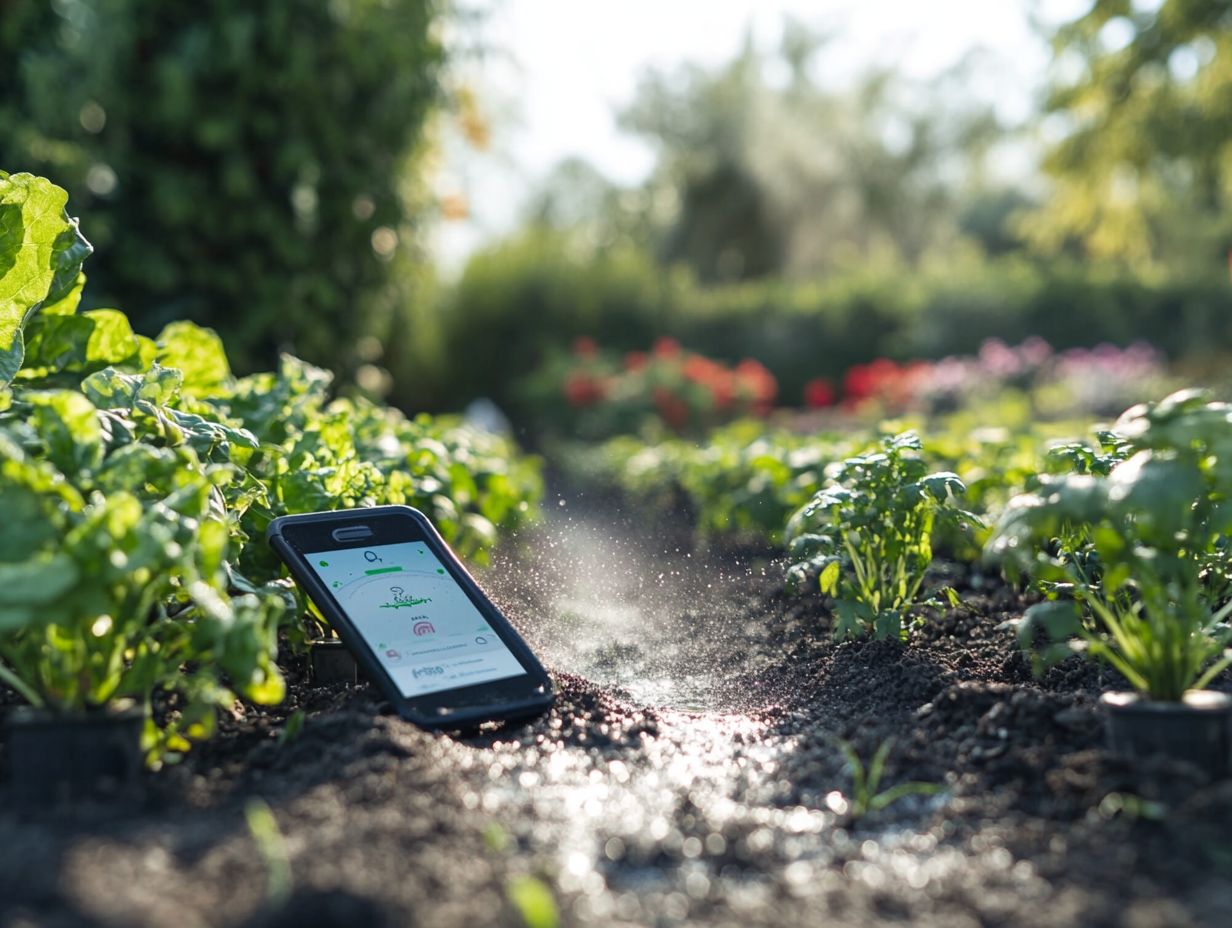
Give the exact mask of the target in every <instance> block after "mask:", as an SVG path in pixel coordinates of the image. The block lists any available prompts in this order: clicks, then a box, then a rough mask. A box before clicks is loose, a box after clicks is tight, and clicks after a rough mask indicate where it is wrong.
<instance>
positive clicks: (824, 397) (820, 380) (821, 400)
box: [804, 377, 834, 409]
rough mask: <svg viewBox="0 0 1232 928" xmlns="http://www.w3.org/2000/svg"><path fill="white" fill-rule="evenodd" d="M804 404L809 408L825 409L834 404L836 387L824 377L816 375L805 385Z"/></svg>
mask: <svg viewBox="0 0 1232 928" xmlns="http://www.w3.org/2000/svg"><path fill="white" fill-rule="evenodd" d="M804 405H805V406H807V407H808V408H809V409H825V408H826V407H827V406H833V405H834V387H833V386H832V385H831V384H830V381H828V380H826V379H825V378H824V377H814V378H813V379H812V380H810V381H809V382H808V383H806V384H805V385H804Z"/></svg>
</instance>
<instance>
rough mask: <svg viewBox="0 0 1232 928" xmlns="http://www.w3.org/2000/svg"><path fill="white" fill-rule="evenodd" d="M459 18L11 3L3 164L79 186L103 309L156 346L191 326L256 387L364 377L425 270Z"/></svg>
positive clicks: (398, 6) (414, 9) (414, 4)
mask: <svg viewBox="0 0 1232 928" xmlns="http://www.w3.org/2000/svg"><path fill="white" fill-rule="evenodd" d="M438 15H439V14H438V5H437V4H436V3H435V2H434V0H389V2H380V3H378V2H374V0H344V2H334V3H321V2H317V0H269V2H262V3H255V4H253V3H240V2H235V0H220V2H217V3H206V4H175V3H166V2H162V0H64V2H62V3H16V4H11V3H10V4H5V6H4V13H3V16H2V17H0V20H2V21H0V164H5V165H12V166H17V167H20V168H21V169H23V170H29V171H33V172H37V173H44V174H48V175H49V176H53V177H56V178H59V179H60V180H61V182H62V183H63V184H64V186H65V187H67V188H68V190H69V192H70V194H71V195H72V198H73V203H74V204H75V206H76V207H77V208H78V209H82V210H83V211H85V212H87V213H88V214H89V215H90V227H91V236H92V238H93V239H94V242H95V244H96V245H98V246H99V248H100V251H101V257H100V259H99V260H97V261H95V263H94V265H93V266H92V272H91V273H92V276H93V278H94V281H93V284H92V287H91V290H92V293H93V294H94V295H93V296H92V297H90V299H91V300H102V301H103V304H102V305H121V306H124V307H126V308H127V309H128V311H129V313H130V314H131V316H132V318H133V319H134V321H135V323H136V325H137V328H138V329H139V330H141V331H143V332H151V333H152V332H155V331H157V330H159V329H160V328H162V326H163V325H164V324H166V323H167V322H169V321H171V320H173V319H178V318H184V317H187V318H191V319H193V320H195V321H197V322H199V323H203V324H206V325H211V326H214V327H216V328H217V329H218V330H219V331H221V332H223V333H224V335H225V337H226V340H227V345H228V348H229V350H230V351H231V353H232V355H233V356H234V357H235V358H236V359H237V360H238V361H239V363H240V364H241V366H242V367H245V368H251V367H253V366H255V365H257V364H261V365H268V364H269V363H272V362H273V361H274V360H275V358H276V355H277V352H278V351H279V350H281V349H284V348H285V349H294V350H295V351H296V352H298V353H301V354H303V355H304V356H306V357H308V358H310V359H314V360H316V361H318V362H321V363H329V364H330V365H331V366H333V367H335V368H336V369H345V368H347V367H348V365H349V364H350V363H351V361H352V358H351V355H350V352H351V350H352V348H353V347H354V345H355V342H356V340H357V339H358V338H359V337H360V336H361V335H363V334H366V333H375V334H378V335H380V334H382V325H384V324H386V323H388V313H389V312H390V309H389V300H390V299H391V295H390V294H389V293H388V291H389V288H390V287H391V285H392V284H393V282H394V281H395V280H398V279H401V277H402V276H404V275H403V274H402V271H401V270H400V266H401V265H402V264H404V263H406V261H407V260H408V256H409V254H410V242H411V240H412V238H413V236H412V234H411V233H412V232H413V222H414V220H415V218H416V216H417V215H418V214H419V212H420V208H419V207H417V206H416V204H415V203H414V202H412V201H413V198H414V197H415V196H417V195H416V194H414V193H413V192H412V193H409V194H408V190H407V188H408V186H409V184H408V181H407V177H408V168H409V167H410V166H412V165H413V162H414V159H415V155H416V152H417V150H418V149H419V148H420V147H421V136H422V133H423V127H424V123H425V119H426V117H427V115H428V113H429V111H430V109H431V107H432V106H433V104H434V102H435V101H436V99H437V97H438V86H437V74H438V71H439V68H440V65H441V60H442V51H441V46H440V43H439V40H438V38H437V30H436V29H435V28H434V25H435V21H436V20H437V18H438ZM395 246H396V247H395ZM391 248H393V249H394V250H393V251H392V252H391V251H390V249H391ZM94 305H97V304H94Z"/></svg>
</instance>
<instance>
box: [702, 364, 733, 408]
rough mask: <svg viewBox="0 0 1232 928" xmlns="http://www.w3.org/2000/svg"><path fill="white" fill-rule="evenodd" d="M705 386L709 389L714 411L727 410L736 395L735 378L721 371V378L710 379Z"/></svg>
mask: <svg viewBox="0 0 1232 928" xmlns="http://www.w3.org/2000/svg"><path fill="white" fill-rule="evenodd" d="M720 370H722V369H720ZM706 386H708V387H709V388H710V396H711V399H713V400H714V406H715V408H716V409H727V408H728V407H729V406H731V404H732V400H733V399H734V398H735V394H736V386H735V378H734V377H732V376H731V374H729V373H728V372H727V371H722V376H721V377H714V378H712V379H711V380H710V381H708V382H707V384H706Z"/></svg>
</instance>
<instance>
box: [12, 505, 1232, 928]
mask: <svg viewBox="0 0 1232 928" xmlns="http://www.w3.org/2000/svg"><path fill="white" fill-rule="evenodd" d="M568 502H569V505H565V506H563V507H556V508H555V509H553V511H552V513H551V518H550V519H549V520H548V522H547V524H546V525H544V526H543V527H541V528H539V529H537V530H536V531H535V532H534V533H533V534H532V535H530V536H528V537H526V538H524V539H520V540H519V541H520V542H521V543H520V544H519V545H516V546H514V547H513V548H511V549H510V550H509V552H507V553H506V554H505V555H503V556H502V557H501V558H499V559H498V561H497V563H496V564H494V565H493V567H492V568H491V569H490V570H487V571H485V572H483V573H482V574H481V576H480V582H481V583H482V584H484V586H485V587H487V588H488V589H489V590H490V591H491V592H492V593H493V595H494V597H495V598H496V599H497V600H498V602H500V603H501V604H502V605H503V606H504V607H505V608H506V609H507V611H508V612H509V614H510V615H511V616H512V617H513V618H514V619H515V621H516V622H517V624H519V625H520V626H521V627H522V628H523V629H524V630H525V631H526V634H527V637H528V638H529V639H530V640H531V642H532V645H533V646H534V647H535V649H536V651H537V652H538V653H540V654H541V655H542V656H543V658H544V659H545V663H547V664H548V666H549V667H550V668H552V669H553V671H554V674H555V676H556V679H557V682H558V685H559V699H558V702H557V705H556V707H555V708H554V709H553V710H552V711H551V712H550V713H549V714H547V715H546V716H544V717H543V718H540V719H536V720H533V721H531V722H528V723H522V724H517V725H511V726H505V727H499V728H491V729H488V730H485V731H482V732H480V733H479V734H477V735H473V736H469V737H465V738H459V737H448V736H434V735H429V734H426V733H424V732H421V731H419V730H418V729H415V728H414V727H413V726H410V725H408V724H406V723H404V722H402V721H401V720H399V719H397V718H394V717H391V716H389V715H386V714H382V712H381V706H380V705H379V703H378V701H377V700H376V698H375V697H374V694H373V692H372V691H371V689H370V688H368V687H366V686H358V687H345V686H343V687H327V688H321V687H311V686H308V685H307V684H305V683H303V682H299V681H293V685H292V695H291V699H290V700H289V701H288V704H287V705H286V706H283V707H279V708H278V709H276V710H272V711H254V710H251V709H250V710H248V712H247V713H246V714H243V715H240V716H237V717H236V718H235V719H230V720H228V721H227V723H226V724H225V725H224V730H223V731H222V732H221V733H220V735H219V736H218V737H217V738H215V739H214V740H213V741H211V742H209V743H207V744H205V745H202V746H201V747H200V748H199V749H197V750H195V751H194V752H193V753H192V754H191V755H190V757H189V759H188V760H187V761H185V763H184V764H182V765H181V766H180V767H178V768H176V769H172V770H167V771H164V772H163V773H161V774H158V775H154V776H151V777H150V778H149V780H148V784H147V785H148V790H147V792H146V793H145V794H144V795H143V796H142V797H140V798H135V799H134V798H129V799H120V798H117V799H115V800H114V801H111V802H99V803H94V804H90V805H78V806H75V807H71V808H60V809H54V810H32V809H20V808H15V807H14V805H13V803H12V802H11V800H10V799H9V797H8V796H7V795H6V794H5V792H4V788H3V787H2V786H0V925H14V926H16V925H48V926H52V925H56V926H58V925H117V926H118V925H176V926H185V928H188V926H195V925H202V926H204V925H210V926H213V925H243V924H253V925H258V924H260V925H361V924H362V925H423V926H436V925H441V926H473V925H486V924H499V925H520V924H522V923H523V920H522V915H521V914H520V913H519V911H518V909H517V908H516V907H515V906H514V905H513V904H512V903H511V901H510V898H511V896H516V895H518V893H517V890H518V888H519V887H521V888H522V889H523V890H525V888H526V887H527V886H528V885H530V886H532V887H534V886H536V885H542V886H544V887H547V888H548V890H549V891H550V893H551V895H552V897H553V898H554V900H555V905H556V907H557V908H558V909H559V912H560V919H561V922H562V923H563V924H567V925H671V924H701V925H716V926H717V925H723V926H726V925H732V926H736V925H766V926H770V925H774V926H781V925H795V924H800V925H804V924H808V925H812V924H820V923H825V924H828V925H835V926H856V925H868V924H874V923H901V924H911V925H923V926H937V928H941V926H945V928H961V926H981V925H989V926H991V925H1012V926H1041V928H1042V926H1050V928H1051V926H1058V925H1081V926H1102V925H1109V926H1111V925H1124V926H1133V928H1153V926H1160V928H1162V926H1184V925H1203V926H1205V925H1211V926H1215V925H1228V924H1232V878H1230V874H1232V830H1230V829H1229V825H1232V788H1230V787H1229V785H1227V784H1214V785H1210V784H1205V783H1203V782H1202V781H1201V780H1200V779H1199V778H1197V777H1196V776H1195V774H1194V773H1193V772H1192V771H1190V770H1187V769H1185V768H1182V767H1170V766H1168V765H1167V764H1155V765H1147V766H1146V767H1145V768H1138V769H1130V768H1129V767H1128V766H1127V765H1125V764H1124V763H1122V762H1120V761H1119V760H1118V759H1117V758H1115V757H1111V756H1110V755H1108V754H1106V753H1105V752H1104V751H1102V750H1101V749H1100V747H1099V725H1098V719H1097V717H1096V716H1095V713H1094V708H1093V707H1094V698H1095V695H1096V694H1097V693H1098V692H1099V690H1100V689H1101V688H1106V687H1107V686H1109V685H1110V684H1111V683H1112V682H1113V681H1110V680H1106V679H1103V678H1101V676H1100V674H1098V673H1097V672H1095V671H1093V670H1091V669H1090V668H1087V667H1086V666H1084V665H1076V666H1073V667H1068V668H1066V669H1065V670H1064V671H1058V672H1054V673H1053V674H1051V675H1050V676H1049V677H1048V678H1046V679H1045V680H1043V681H1039V682H1037V681H1034V680H1033V679H1032V678H1031V677H1030V674H1029V673H1028V671H1027V668H1026V666H1025V665H1024V664H1023V662H1022V661H1021V659H1020V658H1019V657H1017V655H1016V653H1015V651H1014V648H1013V641H1012V632H1011V631H1010V630H1008V629H1007V628H1005V627H1004V625H1003V623H1004V621H1005V619H1006V618H1009V617H1012V616H1013V615H1014V614H1016V612H1017V611H1018V610H1019V608H1020V607H1019V604H1018V603H1017V600H1016V598H1015V597H1014V595H1013V594H1012V593H1011V592H1010V591H1007V590H1004V589H1001V588H998V587H995V586H991V587H989V588H987V589H985V588H984V587H983V585H981V584H979V583H971V584H968V588H966V589H964V599H965V602H964V606H963V607H961V608H960V609H957V610H954V611H952V612H950V613H948V614H946V615H944V616H933V617H932V620H931V621H930V624H929V625H928V626H927V628H926V629H924V630H922V631H920V632H917V633H916V635H915V637H914V639H913V641H912V643H911V646H910V647H908V648H903V647H900V646H898V645H891V644H877V643H867V642H866V643H856V644H844V645H835V644H834V643H833V642H832V641H831V640H830V638H829V636H828V633H827V632H826V629H825V622H826V618H825V614H824V611H823V610H821V609H819V608H818V605H817V603H816V602H815V601H814V600H813V599H812V598H811V597H804V598H800V599H794V598H789V597H786V596H784V595H783V593H782V592H781V586H782V571H781V565H778V564H775V563H774V562H773V558H772V553H771V552H765V551H756V550H722V551H710V552H704V551H694V550H692V549H691V543H690V542H689V541H688V539H687V533H686V532H685V531H684V530H683V529H682V528H681V527H680V526H671V525H668V526H663V525H653V526H652V525H644V524H640V523H639V522H638V521H637V519H636V518H633V517H624V516H621V515H620V514H618V513H613V512H612V511H611V510H605V509H602V508H600V509H597V510H593V509H592V510H590V511H585V510H581V509H579V507H578V505H577V501H576V500H573V501H568ZM297 709H301V710H303V711H304V712H305V714H306V718H307V721H306V724H305V725H304V728H303V730H302V732H301V733H300V734H299V736H298V737H296V738H294V739H289V740H285V741H284V740H282V739H280V738H279V733H280V731H281V729H282V727H283V725H284V723H285V720H286V718H287V717H288V716H289V714H290V713H291V712H292V711H295V710H297ZM890 737H893V738H894V739H895V742H894V744H895V746H894V749H893V752H892V754H891V758H890V762H889V764H888V766H887V771H886V782H887V783H893V782H900V781H902V780H904V779H917V780H926V781H929V782H932V783H937V784H941V785H943V786H944V791H943V792H942V793H941V794H939V795H936V796H932V797H927V798H925V797H910V798H907V799H904V800H902V801H901V802H899V803H896V804H894V805H893V806H891V807H890V808H889V809H887V810H885V811H883V812H880V813H877V814H873V815H870V816H868V817H866V818H864V819H862V820H855V819H853V817H852V816H851V814H850V802H851V798H852V789H851V776H850V772H849V771H848V770H847V769H846V766H845V762H844V759H843V757H842V754H841V753H840V751H839V749H838V748H837V746H836V744H835V739H836V738H844V739H848V740H849V741H850V742H851V743H852V744H853V745H854V747H855V749H856V750H857V752H858V753H859V754H860V755H861V756H863V757H865V758H867V757H869V756H871V754H872V753H873V751H874V750H875V749H876V747H877V746H878V745H880V744H881V743H883V742H884V741H885V739H887V738H890ZM2 762H3V753H2V745H0V763H2ZM1109 794H1115V795H1116V796H1120V797H1122V798H1120V799H1112V800H1109V799H1107V797H1108V795H1109ZM1118 803H1119V805H1118ZM264 810H269V812H271V813H272V816H273V820H274V821H275V822H276V823H277V830H276V831H275V832H272V833H269V834H266V835H265V837H264V839H263V840H259V838H260V836H261V834H262V832H261V828H260V826H259V822H260V821H261V819H262V813H263V812H264ZM1118 810H1120V811H1118ZM254 816H255V817H254ZM254 821H255V822H257V823H258V827H257V834H255V835H254V831H253V827H252V823H253V822H254ZM528 878H534V879H535V880H538V881H539V882H538V883H537V884H528V883H527V879H528Z"/></svg>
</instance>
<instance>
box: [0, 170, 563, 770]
mask: <svg viewBox="0 0 1232 928" xmlns="http://www.w3.org/2000/svg"><path fill="white" fill-rule="evenodd" d="M0 200H3V201H4V202H3V203H0V334H3V335H6V336H7V339H8V341H7V345H5V346H0V373H3V375H4V378H3V381H2V382H0V511H3V512H4V513H5V515H6V518H9V519H11V523H10V526H9V528H8V530H7V531H6V532H5V533H3V535H0V682H2V683H4V684H6V685H8V686H9V687H11V688H12V689H14V690H15V691H17V692H18V693H19V694H20V695H21V696H22V697H24V698H25V699H26V700H27V701H28V702H30V703H31V704H33V705H36V706H42V707H46V708H48V709H51V710H56V711H61V712H90V711H93V710H96V709H102V708H106V707H109V706H113V705H115V704H117V703H119V702H121V701H126V700H129V699H131V700H135V701H137V702H138V703H140V704H142V705H144V706H145V707H146V708H147V709H148V710H150V717H149V721H148V722H147V726H146V731H145V739H144V744H145V747H146V749H147V751H148V757H149V759H150V761H151V762H152V763H158V762H159V761H160V760H161V759H164V758H173V757H174V756H175V755H176V754H177V753H178V752H180V751H183V750H185V749H187V748H188V747H189V745H190V742H191V741H192V740H195V739H199V738H204V737H207V736H208V735H209V734H210V733H211V732H212V730H213V728H214V725H215V718H216V713H217V711H218V710H219V709H220V708H222V707H227V706H230V705H231V704H232V703H233V702H234V700H235V698H236V696H240V697H243V698H245V699H249V700H251V701H254V702H259V703H270V702H276V701H278V700H280V699H281V698H282V695H283V690H284V684H283V680H282V677H281V675H280V673H279V671H278V668H277V666H276V664H275V658H276V654H277V640H278V632H279V627H280V623H282V621H283V619H284V617H286V616H294V615H296V610H293V609H288V608H287V607H288V606H290V605H294V599H293V597H292V596H291V594H290V590H291V587H290V585H289V583H288V582H287V581H284V580H280V579H278V577H279V573H280V570H281V567H280V565H279V564H277V562H276V561H273V559H272V558H271V557H270V555H269V552H268V550H267V548H266V545H265V544H264V539H263V538H261V537H260V533H261V532H262V531H263V530H264V527H265V524H266V523H267V522H268V520H269V519H270V518H273V517H274V516H276V515H280V514H282V513H285V512H290V511H303V510H305V509H309V508H314V509H325V508H336V507H339V506H348V505H353V506H362V505H372V504H375V503H384V502H407V503H412V504H415V505H419V506H420V507H421V508H424V509H425V510H427V511H428V512H429V513H430V514H432V515H433V516H434V517H435V519H436V521H437V524H438V525H439V526H440V527H441V529H442V531H443V532H444V533H445V535H446V537H448V538H450V539H451V540H452V541H453V542H454V543H455V544H456V545H457V546H458V547H460V548H461V549H462V551H463V552H464V553H467V554H469V555H471V556H472V557H480V556H482V555H483V554H484V553H485V552H486V551H487V549H488V548H489V547H490V546H491V545H492V544H493V543H494V541H495V537H496V534H497V526H500V527H502V528H510V527H516V526H517V525H519V524H521V523H522V522H523V521H525V520H526V519H529V518H530V517H531V516H532V515H533V506H534V503H535V501H536V500H537V497H538V493H539V492H540V478H539V472H538V466H537V462H536V461H535V460H534V459H530V458H523V457H521V456H520V455H518V454H517V452H516V449H515V448H514V446H513V445H512V443H511V442H509V441H508V440H506V439H503V438H500V437H497V436H488V435H485V434H483V433H479V432H477V431H475V430H473V429H471V428H469V427H467V426H465V425H464V424H462V423H460V422H458V421H456V420H448V419H433V418H430V417H418V418H416V419H413V420H408V419H407V418H405V417H404V416H402V415H401V414H400V413H397V412H395V411H393V410H390V409H387V408H384V407H381V406H378V405H377V404H375V403H372V402H370V401H368V400H363V399H347V398H336V397H333V396H332V394H331V392H330V375H328V374H326V373H325V372H323V371H320V370H318V369H316V368H313V367H311V366H310V365H307V364H304V363H303V362H300V361H297V360H295V359H293V358H289V357H288V358H286V359H285V360H284V363H283V368H282V370H281V371H280V372H279V373H277V374H258V375H253V376H252V377H249V378H244V379H242V380H237V379H236V378H235V377H234V376H233V375H232V374H231V370H230V366H229V364H228V361H227V357H226V353H225V351H224V350H223V346H222V344H221V342H220V340H219V339H218V337H217V335H215V334H214V333H212V332H210V331H209V330H206V329H202V328H200V327H198V326H195V325H193V324H192V323H188V322H176V323H171V324H170V325H168V326H166V327H165V328H164V329H163V331H162V332H161V333H160V334H159V335H158V336H157V337H156V338H154V339H150V338H146V337H144V336H140V335H137V334H135V333H134V332H133V330H132V328H131V326H130V325H129V323H128V320H127V318H126V317H125V316H124V315H123V314H122V313H120V312H118V311H116V310H93V311H88V312H81V311H79V301H80V298H81V294H82V289H83V285H84V278H83V277H82V276H81V274H80V263H81V255H82V249H83V248H85V249H86V250H88V246H84V245H83V243H84V239H81V238H80V235H79V233H78V232H77V227H76V223H75V221H73V220H70V219H68V218H67V216H66V215H65V214H64V204H65V200H64V195H63V191H61V190H58V188H56V187H54V186H53V185H51V184H49V183H47V182H46V181H44V180H42V179H41V178H31V177H30V176H29V175H14V176H13V177H10V176H8V175H2V176H0ZM250 425H251V427H250ZM284 627H285V626H284ZM295 628H296V625H291V629H292V630H294V629H295ZM293 640H294V639H293Z"/></svg>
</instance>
